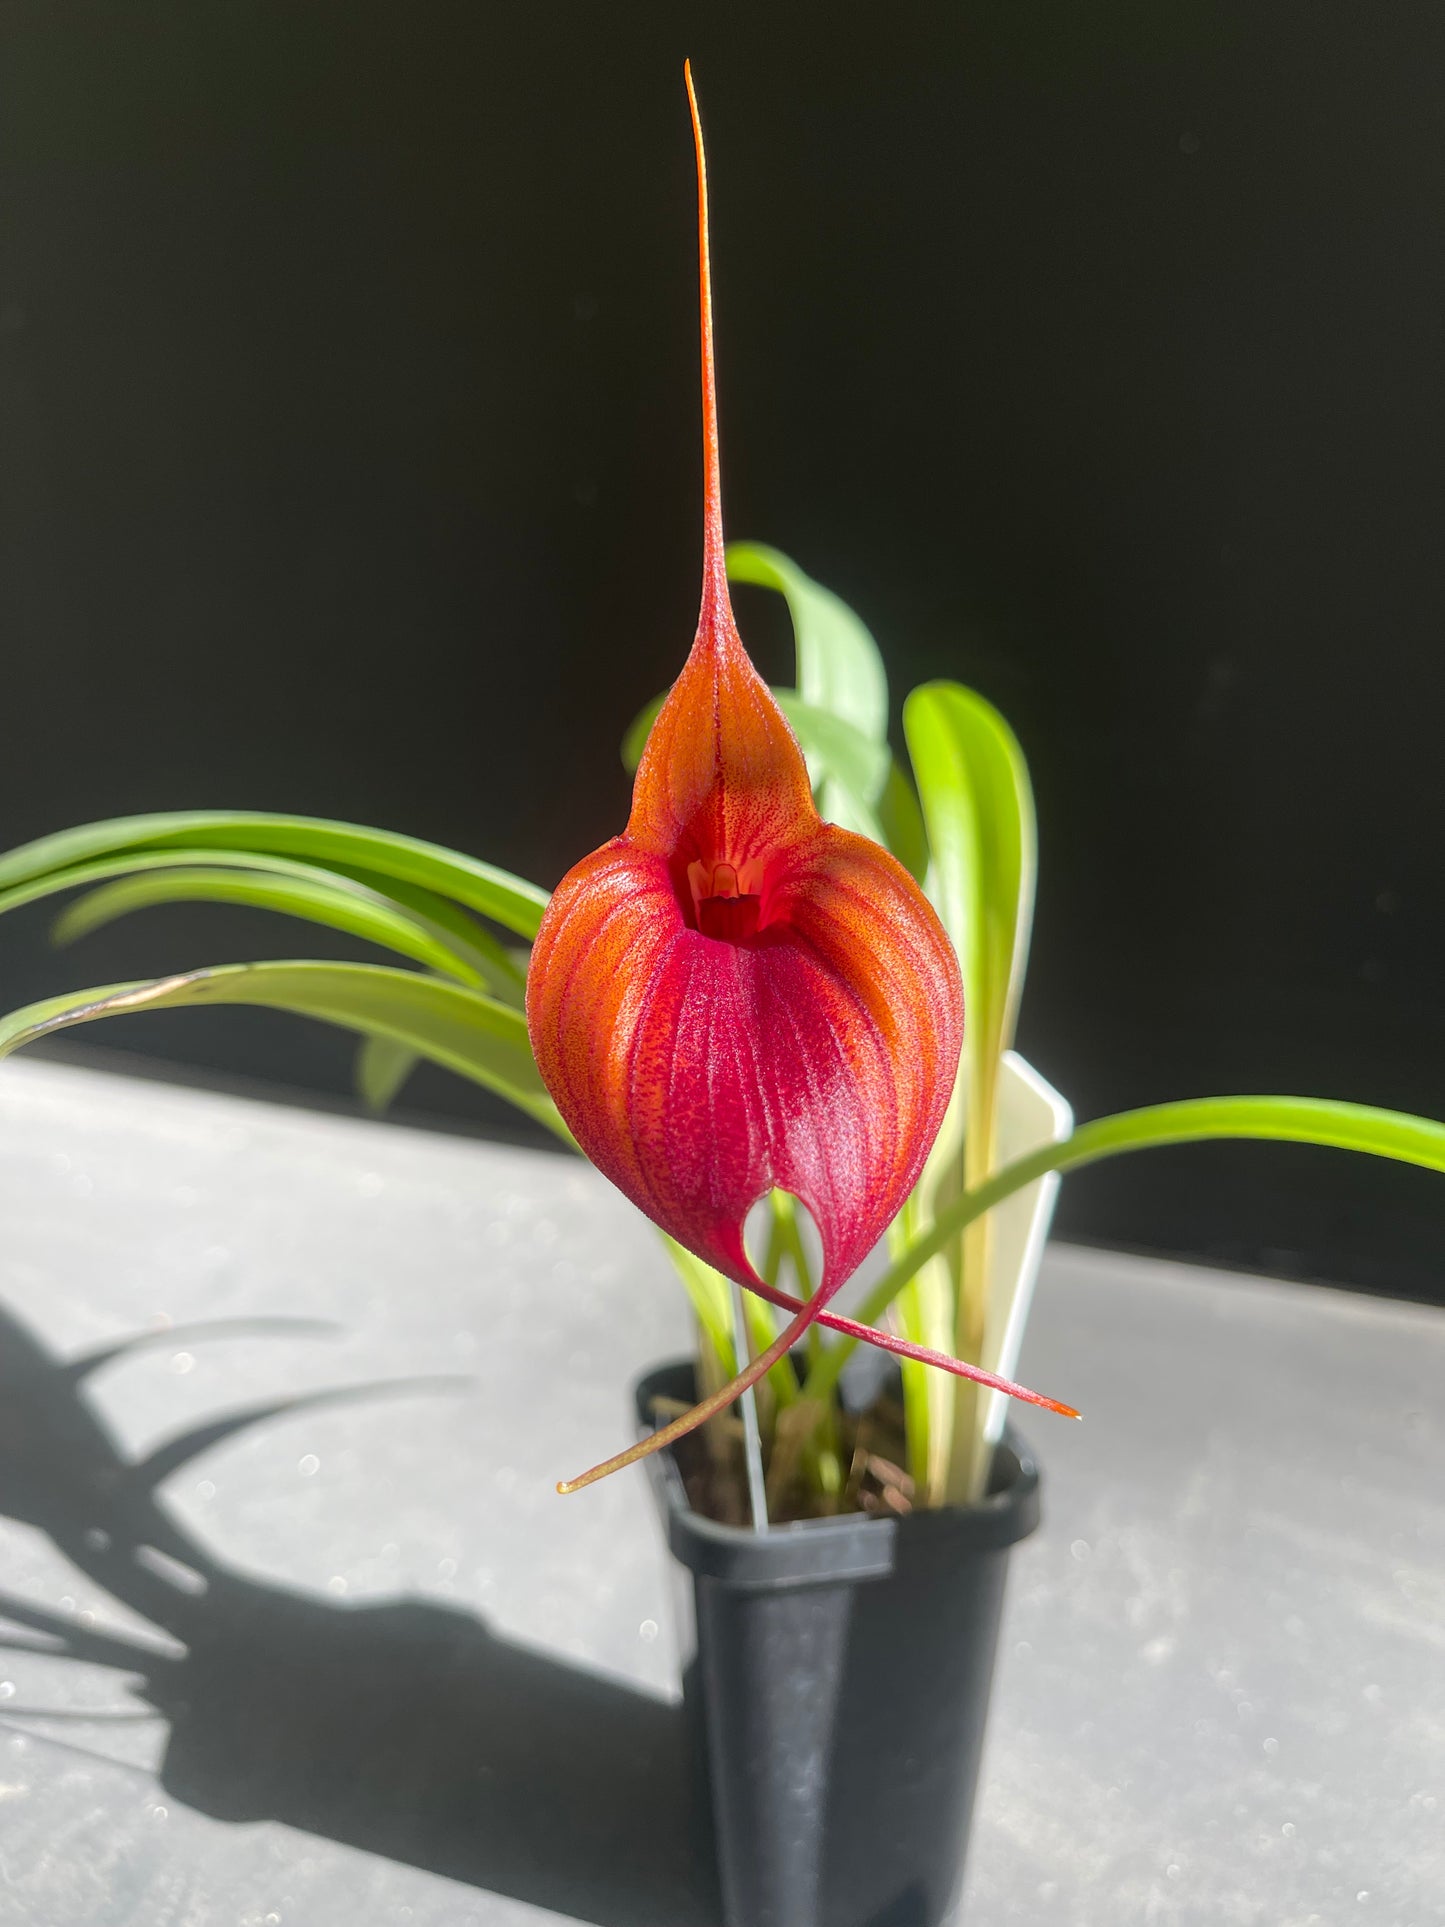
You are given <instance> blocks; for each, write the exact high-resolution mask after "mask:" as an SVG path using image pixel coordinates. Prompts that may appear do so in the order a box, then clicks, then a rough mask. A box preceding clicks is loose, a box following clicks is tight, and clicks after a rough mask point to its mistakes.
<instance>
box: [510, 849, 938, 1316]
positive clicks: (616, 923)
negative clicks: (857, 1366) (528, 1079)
mask: <svg viewBox="0 0 1445 1927" xmlns="http://www.w3.org/2000/svg"><path fill="white" fill-rule="evenodd" d="M765 904H766V909H767V911H770V912H771V913H772V916H771V920H770V921H767V922H765V923H764V924H763V927H762V928H761V929H760V931H759V932H758V935H757V937H756V938H755V939H753V940H752V941H750V942H748V943H732V942H728V941H726V940H724V939H720V938H717V937H711V936H707V935H705V934H704V933H703V932H702V931H701V930H699V929H696V928H693V927H692V926H691V925H690V922H689V919H688V914H687V907H686V904H685V903H684V902H683V901H680V900H679V896H678V892H677V890H676V888H675V887H674V884H673V879H672V874H671V871H670V868H669V865H668V863H667V861H666V860H665V859H664V858H663V857H661V856H657V855H653V854H651V853H649V852H645V851H641V850H638V849H637V848H636V847H635V846H634V845H633V844H632V842H631V839H630V837H629V836H622V837H618V838H616V839H615V841H613V842H612V843H609V844H607V845H605V846H604V847H603V848H602V849H601V850H599V851H597V852H596V853H595V854H594V855H593V856H590V857H588V858H586V859H585V860H584V861H583V862H582V863H580V864H578V865H577V867H576V868H575V869H574V870H573V871H572V872H571V873H570V874H569V875H568V876H567V877H566V878H565V879H564V881H563V882H562V884H561V886H560V887H559V889H558V891H557V893H556V895H555V896H554V897H553V899H552V903H551V905H550V907H549V908H548V911H547V914H546V916H545V917H544V919H543V922H542V928H541V931H540V933H539V934H538V938H537V943H536V948H535V949H534V951H533V961H532V968H531V972H530V973H529V978H528V1003H527V1013H528V1021H529V1024H530V1026H531V1032H532V1042H533V1047H534V1049H535V1051H536V1054H537V1063H538V1067H539V1069H540V1070H541V1073H542V1077H543V1079H544V1081H545V1082H546V1084H547V1087H548V1089H549V1090H550V1091H551V1092H552V1095H553V1097H554V1098H555V1099H556V1102H557V1107H558V1109H559V1110H560V1111H561V1113H562V1115H563V1117H564V1118H566V1120H567V1122H568V1124H569V1125H570V1126H571V1128H572V1130H573V1132H574V1134H575V1135H576V1137H577V1140H578V1142H579V1143H580V1144H581V1146H582V1148H583V1150H584V1151H585V1152H586V1153H587V1155H588V1156H589V1157H590V1158H591V1159H592V1160H593V1162H594V1163H595V1164H597V1165H598V1166H599V1167H600V1168H601V1169H602V1170H603V1171H605V1172H606V1174H607V1175H608V1177H610V1178H611V1179H612V1181H613V1182H614V1183H615V1184H616V1185H617V1186H618V1187H619V1188H620V1189H621V1190H623V1191H625V1192H626V1193H627V1195H628V1196H629V1197H630V1198H631V1199H632V1200H633V1201H634V1202H635V1203H636V1204H637V1205H639V1206H640V1207H641V1209H642V1210H644V1211H645V1212H646V1213H647V1214H648V1216H649V1217H651V1218H653V1219H654V1220H655V1221H656V1222H657V1223H658V1224H660V1225H662V1226H663V1228H664V1229H665V1230H667V1231H669V1232H671V1234H672V1235H673V1237H675V1238H676V1239H677V1240H678V1241H679V1243H681V1244H684V1245H686V1246H687V1247H688V1249H689V1250H691V1251H695V1252H696V1253H697V1254H698V1256H699V1257H701V1258H704V1259H706V1260H707V1262H708V1263H709V1264H712V1265H715V1266H716V1267H717V1269H718V1270H719V1271H722V1272H725V1273H726V1274H727V1275H728V1276H729V1277H732V1278H737V1279H739V1280H740V1281H742V1282H747V1283H751V1282H753V1276H754V1275H753V1272H752V1269H751V1267H750V1266H749V1264H748V1261H747V1258H746V1256H745V1255H744V1251H743V1225H744V1221H745V1220H746V1218H747V1214H748V1212H749V1210H750V1209H751V1208H752V1206H753V1205H754V1204H755V1203H756V1202H757V1200H758V1199H759V1198H760V1197H762V1196H764V1195H766V1193H767V1192H768V1191H770V1190H771V1189H772V1187H773V1186H774V1185H778V1186H781V1188H782V1189H784V1190H786V1191H791V1192H792V1193H793V1194H794V1196H795V1197H798V1198H800V1199H801V1200H802V1202H803V1203H804V1204H805V1205H806V1206H807V1207H808V1209H809V1211H811V1212H812V1214H813V1217H814V1219H815V1221H816V1223H817V1226H818V1232H819V1236H820V1238H821V1240H822V1245H823V1255H824V1274H823V1280H822V1291H823V1294H824V1295H825V1296H829V1295H831V1293H832V1292H833V1291H834V1290H835V1289H836V1288H837V1286H838V1285H839V1284H841V1283H842V1281H843V1280H844V1279H845V1278H846V1277H847V1276H848V1275H849V1273H850V1272H852V1271H853V1270H854V1269H855V1268H856V1267H857V1265H858V1264H859V1263H860V1262H861V1260H862V1259H863V1258H864V1257H865V1256H866V1255H867V1253H868V1252H869V1251H870V1250H871V1249H872V1247H873V1245H874V1244H875V1243H876V1242H877V1240H878V1239H879V1238H880V1237H881V1236H882V1234H883V1232H884V1231H885V1230H886V1228H887V1226H888V1224H889V1223H890V1222H891V1220H892V1219H893V1217H894V1216H895V1215H896V1213H897V1211H898V1209H899V1207H900V1206H901V1204H902V1203H903V1200H904V1199H905V1198H906V1197H907V1195H908V1193H909V1191H910V1190H911V1189H912V1187H913V1185H914V1184H915V1183H916V1182H917V1179H918V1175H919V1172H920V1170H921V1169H922V1166H923V1160H924V1158H925V1157H926V1156H927V1154H928V1150H929V1147H930V1145H931V1144H932V1142H933V1139H934V1137H935V1135H936V1133H937V1131H938V1127H939V1125H940V1124H941V1122H942V1119H943V1111H944V1107H945V1106H946V1104H947V1102H948V1096H949V1093H950V1091H951V1090H952V1087H953V1078H954V1073H955V1070H956V1068H957V1064H958V1052H959V1045H960V1042H961V1039H962V1007H961V1006H962V998H961V992H960V989H959V982H958V965H957V962H956V960H955V958H954V955H953V952H952V950H951V949H950V947H949V944H948V940H947V938H946V937H945V935H944V933H943V930H942V928H941V926H940V925H939V924H938V921H937V919H936V918H935V917H934V915H933V913H932V911H931V910H930V909H929V908H928V906H927V904H926V903H924V902H923V899H922V898H921V896H920V895H919V893H918V890H917V886H916V885H915V884H914V883H913V881H912V879H911V878H910V877H909V876H908V875H907V873H906V871H905V870H904V869H903V868H902V866H901V865H900V864H898V863H897V862H895V861H894V859H893V858H892V857H891V856H889V855H888V853H887V852H886V851H884V850H881V849H879V848H878V846H877V845H876V844H873V843H870V842H868V841H867V840H866V839H865V838H863V837H858V836H853V835H850V834H849V833H848V832H847V831H844V830H839V829H835V828H833V827H831V826H828V825H823V824H816V827H815V828H814V830H813V832H812V834H811V836H809V837H808V838H806V839H800V840H799V841H798V842H797V843H796V844H795V847H794V848H793V849H792V850H791V851H790V852H789V853H788V860H787V862H786V864H785V865H783V866H782V867H781V868H780V870H779V871H777V872H775V873H773V874H772V875H771V876H770V881H769V888H768V890H767V892H765ZM765 914H766V912H765Z"/></svg>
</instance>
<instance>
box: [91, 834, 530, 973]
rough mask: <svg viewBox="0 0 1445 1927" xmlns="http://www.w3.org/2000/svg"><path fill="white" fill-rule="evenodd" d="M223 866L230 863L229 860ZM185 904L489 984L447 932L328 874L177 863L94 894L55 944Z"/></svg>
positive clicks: (138, 874)
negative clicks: (363, 944) (246, 912)
mask: <svg viewBox="0 0 1445 1927" xmlns="http://www.w3.org/2000/svg"><path fill="white" fill-rule="evenodd" d="M222 861H223V863H224V858H223V859H222ZM79 867H80V868H84V867H87V866H79ZM88 867H90V868H92V869H95V868H99V867H102V866H98V865H92V866H88ZM67 878H68V879H69V881H71V882H76V881H80V880H81V878H80V877H79V876H78V875H77V873H76V872H74V871H72V872H65V871H62V872H61V873H60V881H62V882H64V881H65V880H66V879H67ZM321 879H324V880H321ZM181 902H184V903H234V904H244V905H246V906H248V907H250V908H253V909H259V910H275V911H278V912H280V913H281V914H283V915H287V916H293V917H301V918H304V919H305V920H306V921H308V922H310V923H317V924H321V925H323V926H325V927H326V928H328V929H331V930H342V931H345V932H346V933H347V935H349V936H354V937H361V938H364V939H365V940H366V941H367V942H369V943H377V944H381V945H382V946H383V947H384V948H386V949H388V950H394V951H396V952H397V953H398V955H400V956H403V957H410V958H411V959H412V960H413V962H415V963H420V964H425V965H426V966H427V967H428V968H429V969H431V970H436V971H439V972H441V973H442V975H444V976H448V977H458V978H460V979H461V980H462V981H463V982H464V983H471V984H476V985H482V984H485V983H486V981H487V978H486V975H485V973H484V971H483V970H481V969H479V968H478V967H477V963H476V962H474V961H472V960H471V959H469V958H467V957H465V956H463V955H461V954H459V952H458V951H457V950H456V949H454V948H453V947H452V945H451V944H450V943H449V942H448V940H447V934H446V933H445V932H444V931H442V930H439V929H438V928H437V927H436V926H435V925H432V924H428V923H427V922H426V921H425V920H423V919H422V918H420V917H418V916H415V915H413V914H411V913H409V912H407V911H405V910H402V909H401V908H400V907H399V906H398V905H396V904H394V903H391V902H389V901H388V900H387V899H386V898H385V897H384V896H381V895H379V894H378V893H376V892H374V891H371V890H368V889H366V888H364V887H363V886H362V885H361V884H358V883H354V882H352V881H351V880H350V879H348V878H339V877H334V876H332V875H330V874H329V873H328V872H326V871H322V870H317V871H314V872H313V873H312V874H311V875H310V876H297V875H295V874H285V873H281V872H278V871H275V870H259V869H251V868H249V867H240V866H238V867H236V868H230V867H209V866H207V867H204V868H202V867H192V866H190V865H179V866H177V865H175V864H174V859H171V860H169V861H166V862H165V863H164V866H163V867H161V866H158V867H154V868H150V867H147V868H142V869H140V870H139V871H137V872H134V873H132V874H130V875H127V876H122V877H121V878H119V879H118V880H117V881H116V882H113V883H103V884H101V885H100V886H99V887H98V888H96V889H92V890H88V891H87V892H86V893H85V895H84V896H82V897H79V898H77V899H76V901H75V902H74V903H72V904H70V905H69V906H68V907H67V908H66V909H65V910H64V911H63V912H62V914H61V915H60V916H59V917H58V918H57V919H56V923H55V928H54V937H55V941H56V942H57V943H62V944H65V943H73V942H75V941H76V940H77V939H78V938H80V937H85V936H89V935H90V934H91V933H92V932H93V931H95V930H100V929H102V928H103V927H104V926H105V925H106V924H108V923H113V922H114V921H115V919H116V918H117V917H123V916H128V915H129V914H130V913H131V912H132V911H135V910H145V909H150V908H152V907H153V906H155V905H156V904H162V903H181ZM498 947H499V948H500V946H498ZM473 954H474V955H475V952H474V953H473Z"/></svg>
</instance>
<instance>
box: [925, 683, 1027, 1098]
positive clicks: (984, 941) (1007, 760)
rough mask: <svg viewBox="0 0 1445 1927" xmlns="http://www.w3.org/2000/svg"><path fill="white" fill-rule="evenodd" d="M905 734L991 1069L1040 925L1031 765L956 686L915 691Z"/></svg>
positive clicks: (969, 1001)
mask: <svg viewBox="0 0 1445 1927" xmlns="http://www.w3.org/2000/svg"><path fill="white" fill-rule="evenodd" d="M903 728H904V733H905V735H906V736H907V738H908V749H909V754H910V755H911V757H912V759H913V769H914V773H915V775H916V776H917V778H918V794H919V798H920V800H921V802H922V805H923V816H924V821H925V822H926V824H927V826H928V842H929V847H930V849H931V850H932V853H933V870H932V876H931V894H932V896H933V900H934V903H935V905H936V907H937V910H938V913H939V915H940V917H942V919H943V923H944V927H945V929H946V930H947V931H948V934H949V936H950V937H951V938H952V939H953V943H954V947H955V948H956V949H957V951H958V954H959V961H960V963H961V965H962V968H963V989H964V1001H965V1005H966V1007H967V1010H968V1034H969V1036H970V1038H971V1039H972V1043H973V1051H974V1054H975V1056H976V1058H977V1059H978V1060H979V1063H980V1066H981V1067H982V1066H983V1065H984V1064H988V1065H989V1066H990V1068H991V1067H992V1066H995V1065H996V1063H997V1059H998V1058H999V1056H1000V1055H1001V1054H1002V1052H1003V1051H1005V1050H1007V1049H1008V1047H1009V1045H1010V1044H1011V1043H1012V1042H1013V1031H1014V1024H1015V1021H1016V1019H1017V1016H1018V1005H1019V997H1020V995H1021V992H1022V989H1023V978H1024V970H1025V966H1026V964H1027V962H1028V947H1029V931H1030V927H1031V925H1032V922H1033V908H1034V879H1035V874H1036V871H1037V864H1038V858H1037V846H1038V832H1037V829H1036V826H1035V821H1034V801H1033V791H1032V788H1031V787H1030V784H1029V771H1028V764H1027V763H1026V761H1025V760H1024V753H1023V751H1022V750H1021V749H1020V748H1019V745H1018V740H1017V738H1016V737H1015V736H1014V733H1013V731H1012V730H1011V729H1010V728H1009V726H1008V724H1007V723H1006V722H1005V721H1004V719H1003V717H1002V716H1001V715H1000V714H999V713H998V711H997V710H996V709H995V708H994V707H993V705H992V704H991V703H987V702H985V701H984V699H983V697H982V696H978V695H975V694H974V692H973V691H972V690H971V689H964V688H963V687H962V686H961V685H960V684H958V683H953V682H934V683H925V684H924V685H923V686H922V687H921V688H919V689H915V690H914V691H913V693H912V695H911V696H910V697H909V698H908V700H907V702H906V703H905V704H904V705H903ZM970 1122H972V1117H970Z"/></svg>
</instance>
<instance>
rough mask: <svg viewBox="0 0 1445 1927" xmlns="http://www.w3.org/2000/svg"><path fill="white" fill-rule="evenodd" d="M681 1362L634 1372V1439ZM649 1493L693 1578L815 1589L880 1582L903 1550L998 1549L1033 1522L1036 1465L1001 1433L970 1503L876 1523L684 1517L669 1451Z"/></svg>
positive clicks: (961, 1555) (919, 1554) (866, 1519)
mask: <svg viewBox="0 0 1445 1927" xmlns="http://www.w3.org/2000/svg"><path fill="white" fill-rule="evenodd" d="M692 1372H693V1365H692V1361H691V1360H690V1359H670V1360H669V1361H668V1362H667V1363H666V1364H663V1365H658V1366H654V1367H653V1369H652V1370H651V1371H649V1372H646V1373H644V1374H643V1376H642V1377H641V1378H639V1379H638V1380H637V1382H636V1384H635V1385H634V1387H633V1404H634V1407H635V1412H636V1418H637V1425H638V1435H639V1437H643V1438H645V1437H646V1436H647V1434H648V1433H649V1432H651V1431H654V1430H655V1429H656V1426H655V1423H654V1421H653V1419H652V1417H651V1411H652V1400H653V1398H654V1397H655V1396H656V1395H657V1394H658V1393H660V1392H663V1391H664V1390H667V1391H670V1392H671V1394H672V1395H674V1396H676V1395H677V1392H678V1381H679V1379H680V1378H681V1377H682V1376H683V1374H687V1375H688V1378H689V1379H691V1375H692ZM647 1467H648V1471H649V1473H650V1475H651V1480H652V1489H653V1496H654V1498H655V1499H656V1501H657V1505H658V1508H659V1511H660V1512H661V1514H662V1519H663V1526H664V1530H665V1531H666V1534H667V1542H668V1547H669V1549H670V1551H671V1552H672V1554H673V1556H674V1557H675V1558H676V1559H678V1560H680V1561H681V1563H682V1564H683V1565H684V1566H687V1567H688V1568H689V1569H690V1570H691V1571H692V1572H694V1573H696V1574H697V1575H699V1576H700V1577H708V1578H713V1579H721V1580H725V1581H726V1582H727V1583H728V1584H729V1585H731V1586H765V1587H769V1588H772V1587H777V1586H790V1585H791V1586H802V1585H824V1584H829V1583H835V1582H838V1581H848V1580H857V1579H884V1578H887V1577H888V1575H889V1574H890V1573H892V1572H894V1571H895V1570H896V1569H897V1566H898V1561H899V1557H900V1555H901V1554H902V1553H903V1552H905V1551H906V1552H907V1555H908V1557H909V1559H910V1562H913V1563H916V1562H917V1560H919V1559H920V1558H922V1559H925V1560H928V1559H935V1560H937V1561H938V1562H939V1563H941V1564H944V1563H948V1564H951V1563H956V1562H958V1561H959V1560H966V1559H969V1558H971V1557H974V1556H976V1555H978V1554H981V1553H992V1552H1006V1551H1007V1550H1008V1548H1009V1547H1010V1546H1013V1545H1016V1544H1017V1543H1018V1541H1019V1540H1020V1539H1024V1538H1026V1537H1027V1536H1028V1534H1029V1533H1031V1532H1032V1531H1033V1530H1034V1528H1035V1527H1036V1526H1037V1525H1038V1522H1039V1468H1038V1465H1037V1462H1036V1461H1035V1459H1034V1457H1033V1454H1032V1453H1031V1451H1030V1450H1029V1448H1028V1446H1027V1444H1026V1443H1025V1442H1024V1440H1023V1439H1021V1438H1020V1437H1019V1436H1018V1434H1017V1433H1016V1432H1014V1431H1013V1430H1012V1428H1010V1429H1009V1430H1007V1431H1006V1432H1005V1434H1004V1437H1003V1439H1002V1440H1001V1441H1000V1443H999V1445H998V1446H997V1448H996V1451H995V1459H994V1476H993V1482H992V1489H991V1491H990V1492H989V1494H988V1496H987V1497H986V1498H984V1499H981V1500H980V1501H979V1502H978V1503H977V1504H976V1505H970V1506H943V1507H939V1508H937V1509H936V1510H928V1511H919V1512H912V1513H909V1514H908V1515H907V1516H906V1517H905V1518H901V1519H890V1518H880V1517H878V1516H876V1515H869V1514H866V1513H845V1514H842V1515H841V1516H839V1517H837V1518H833V1519H796V1520H791V1521H789V1522H788V1523H786V1524H783V1525H777V1526H769V1527H768V1528H767V1529H766V1530H765V1531H763V1532H757V1531H754V1530H753V1528H752V1527H750V1526H731V1525H724V1524H723V1523H722V1522H721V1521H719V1520H717V1519H709V1518H706V1517H704V1515H703V1514H702V1513H699V1512H694V1511H693V1509H692V1507H691V1505H690V1504H689V1503H688V1497H687V1491H686V1488H685V1487H684V1485H683V1480H682V1474H681V1472H680V1471H679V1469H678V1466H677V1461H676V1459H675V1458H674V1457H673V1455H672V1453H671V1452H670V1451H666V1452H657V1453H654V1454H653V1456H652V1457H651V1458H650V1459H648V1460H647Z"/></svg>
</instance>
